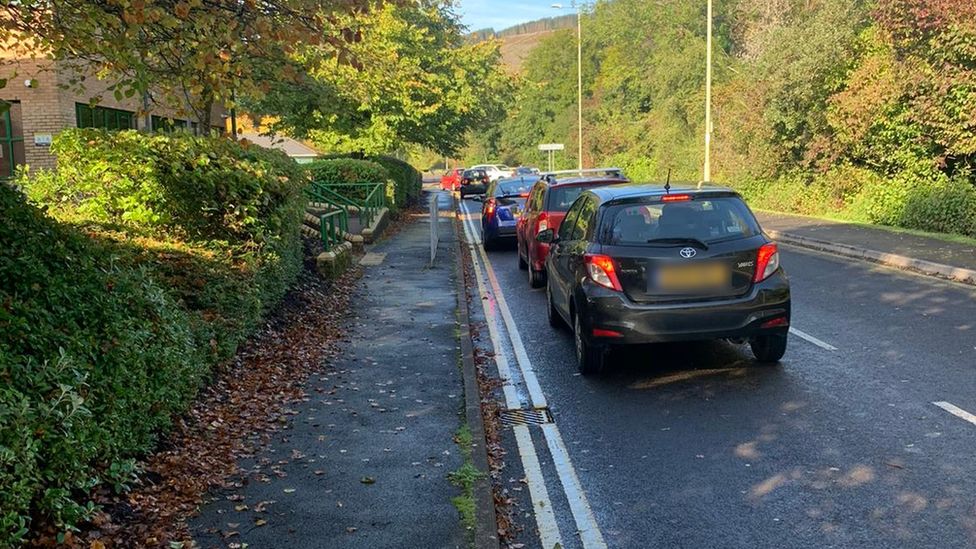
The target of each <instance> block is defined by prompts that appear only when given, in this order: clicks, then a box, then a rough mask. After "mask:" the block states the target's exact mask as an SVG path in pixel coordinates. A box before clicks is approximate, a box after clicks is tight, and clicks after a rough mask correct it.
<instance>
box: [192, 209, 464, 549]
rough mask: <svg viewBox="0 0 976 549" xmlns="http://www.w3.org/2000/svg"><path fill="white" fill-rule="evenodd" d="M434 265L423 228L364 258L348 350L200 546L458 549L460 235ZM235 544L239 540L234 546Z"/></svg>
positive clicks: (206, 516) (203, 523) (214, 516)
mask: <svg viewBox="0 0 976 549" xmlns="http://www.w3.org/2000/svg"><path fill="white" fill-rule="evenodd" d="M441 225H442V230H440V231H439V234H440V237H441V242H440V245H439V247H438V256H439V259H438V261H437V262H436V264H435V265H434V266H433V267H429V266H428V262H429V246H430V237H429V228H430V225H429V224H427V223H414V224H412V225H409V226H408V227H406V228H405V229H404V230H403V231H402V232H401V233H400V234H398V235H396V236H394V237H392V238H389V239H386V240H384V241H382V242H380V243H379V244H377V245H376V246H374V247H371V248H369V249H368V250H367V252H368V253H367V255H366V256H364V257H363V259H362V263H363V265H364V269H365V270H364V276H363V279H362V281H361V283H360V285H359V287H358V288H357V290H356V293H355V295H354V297H353V299H352V301H351V305H350V310H351V311H353V313H352V317H351V318H349V321H348V331H347V333H346V342H345V343H344V349H343V352H342V354H341V355H340V356H338V357H337V358H336V360H335V361H334V362H333V363H331V364H328V365H327V366H326V367H325V368H324V369H323V372H322V374H321V375H318V376H313V378H311V379H309V381H308V386H307V399H305V401H304V402H300V403H296V404H295V405H293V406H292V412H293V415H292V420H291V422H290V425H289V426H288V427H287V429H286V430H284V431H282V432H281V433H279V434H278V435H277V436H276V437H275V438H274V440H273V441H272V442H271V444H270V445H269V446H268V447H267V448H266V449H265V450H264V451H263V452H261V453H259V454H258V455H257V457H256V458H255V459H253V460H248V461H246V462H243V463H242V464H241V466H242V469H244V470H245V471H246V472H247V473H248V474H246V475H245V477H244V478H243V480H242V485H241V486H240V487H238V488H234V489H230V490H225V491H221V492H219V493H215V494H214V498H215V499H214V501H213V502H212V503H210V504H208V505H206V506H205V507H204V508H203V509H202V510H201V514H200V516H199V517H197V519H195V520H194V521H193V523H192V525H191V526H192V529H193V532H194V535H195V540H196V542H197V544H198V546H199V547H201V548H210V547H244V546H247V547H250V548H251V549H260V548H267V549H280V548H299V549H303V548H320V547H321V548H324V547H328V548H370V549H377V548H390V549H403V548H414V547H417V548H458V547H467V546H468V539H469V532H467V531H465V529H464V527H463V525H462V524H461V522H460V520H459V514H458V510H457V509H455V507H454V505H452V501H451V500H452V498H454V497H456V496H458V495H459V494H460V490H459V489H458V488H457V487H455V486H453V485H452V484H451V482H450V481H449V479H448V475H449V473H451V472H452V471H455V470H457V469H458V468H459V467H460V466H461V464H462V462H463V458H462V456H461V452H460V451H459V448H458V446H457V445H456V444H455V443H454V441H453V437H454V434H455V432H456V430H457V429H458V427H459V426H460V425H461V423H462V421H463V415H462V413H461V412H462V409H463V406H464V390H463V384H462V380H461V372H460V370H459V368H458V360H459V359H458V356H459V351H458V339H457V337H458V336H457V333H456V330H457V319H456V316H455V313H456V310H457V301H456V299H457V298H456V292H455V288H456V286H455V278H454V277H455V240H454V235H453V231H451V230H450V224H449V223H442V224H441ZM235 544H236V545H235Z"/></svg>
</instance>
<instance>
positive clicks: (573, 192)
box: [515, 168, 630, 288]
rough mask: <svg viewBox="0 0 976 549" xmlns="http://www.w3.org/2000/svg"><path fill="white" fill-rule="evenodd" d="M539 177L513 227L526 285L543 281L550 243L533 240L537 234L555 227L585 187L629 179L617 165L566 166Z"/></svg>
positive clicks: (520, 266)
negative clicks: (526, 271) (594, 167)
mask: <svg viewBox="0 0 976 549" xmlns="http://www.w3.org/2000/svg"><path fill="white" fill-rule="evenodd" d="M540 177H541V178H542V179H540V180H539V182H538V183H536V184H535V185H534V186H533V187H532V190H531V191H530V192H529V197H528V199H526V201H525V209H524V211H523V212H522V216H521V217H520V218H519V220H518V224H517V225H516V227H515V237H516V239H517V240H518V255H519V268H520V269H526V270H528V272H529V285H531V286H532V287H533V288H538V287H540V286H542V283H543V282H545V264H546V256H547V255H548V254H549V245H548V244H546V243H544V242H539V241H538V240H536V238H535V237H536V235H537V234H539V233H540V232H542V231H544V230H546V229H552V230H553V231H558V230H559V223H561V222H562V220H563V217H565V216H566V211H567V210H569V207H570V206H572V205H573V202H574V201H575V200H576V197H578V196H579V195H580V194H582V192H583V191H584V190H586V189H589V188H592V187H603V186H606V185H614V184H618V183H629V182H630V180H629V179H627V178H626V177H624V175H623V172H622V171H621V170H619V169H617V168H600V169H595V170H582V171H580V170H567V171H563V172H550V173H544V174H542V175H541V176H540Z"/></svg>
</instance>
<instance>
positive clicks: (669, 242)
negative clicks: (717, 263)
mask: <svg viewBox="0 0 976 549" xmlns="http://www.w3.org/2000/svg"><path fill="white" fill-rule="evenodd" d="M647 243H648V244H661V245H666V246H688V245H691V246H695V247H698V248H701V249H703V250H707V249H708V244H705V243H704V242H702V241H701V240H698V239H697V238H652V239H650V240H648V241H647Z"/></svg>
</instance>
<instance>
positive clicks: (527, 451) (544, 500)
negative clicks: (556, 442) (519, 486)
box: [512, 425, 563, 547]
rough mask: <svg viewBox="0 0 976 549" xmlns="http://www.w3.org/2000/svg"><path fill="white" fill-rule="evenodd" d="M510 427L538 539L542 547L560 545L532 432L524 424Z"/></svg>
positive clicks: (561, 543) (557, 528)
mask: <svg viewBox="0 0 976 549" xmlns="http://www.w3.org/2000/svg"><path fill="white" fill-rule="evenodd" d="M512 429H513V430H514V431H515V440H516V442H517V443H518V448H519V455H520V456H522V469H524V470H525V482H526V483H527V484H528V485H529V497H530V498H532V508H533V510H534V511H535V523H536V525H537V526H538V527H539V540H540V541H541V542H542V546H543V547H562V546H563V540H562V538H561V537H560V536H559V526H558V525H557V524H556V516H555V514H553V511H552V500H550V499H549V492H548V491H547V490H546V481H545V479H544V478H543V476H542V467H541V466H540V465H539V457H538V456H537V455H536V453H535V445H533V443H532V434H531V433H529V428H528V426H526V425H515V426H514V427H512Z"/></svg>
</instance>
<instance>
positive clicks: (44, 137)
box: [34, 133, 51, 147]
mask: <svg viewBox="0 0 976 549" xmlns="http://www.w3.org/2000/svg"><path fill="white" fill-rule="evenodd" d="M34 146H36V147H50V146H51V134H49V133H43V134H35V135H34Z"/></svg>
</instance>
